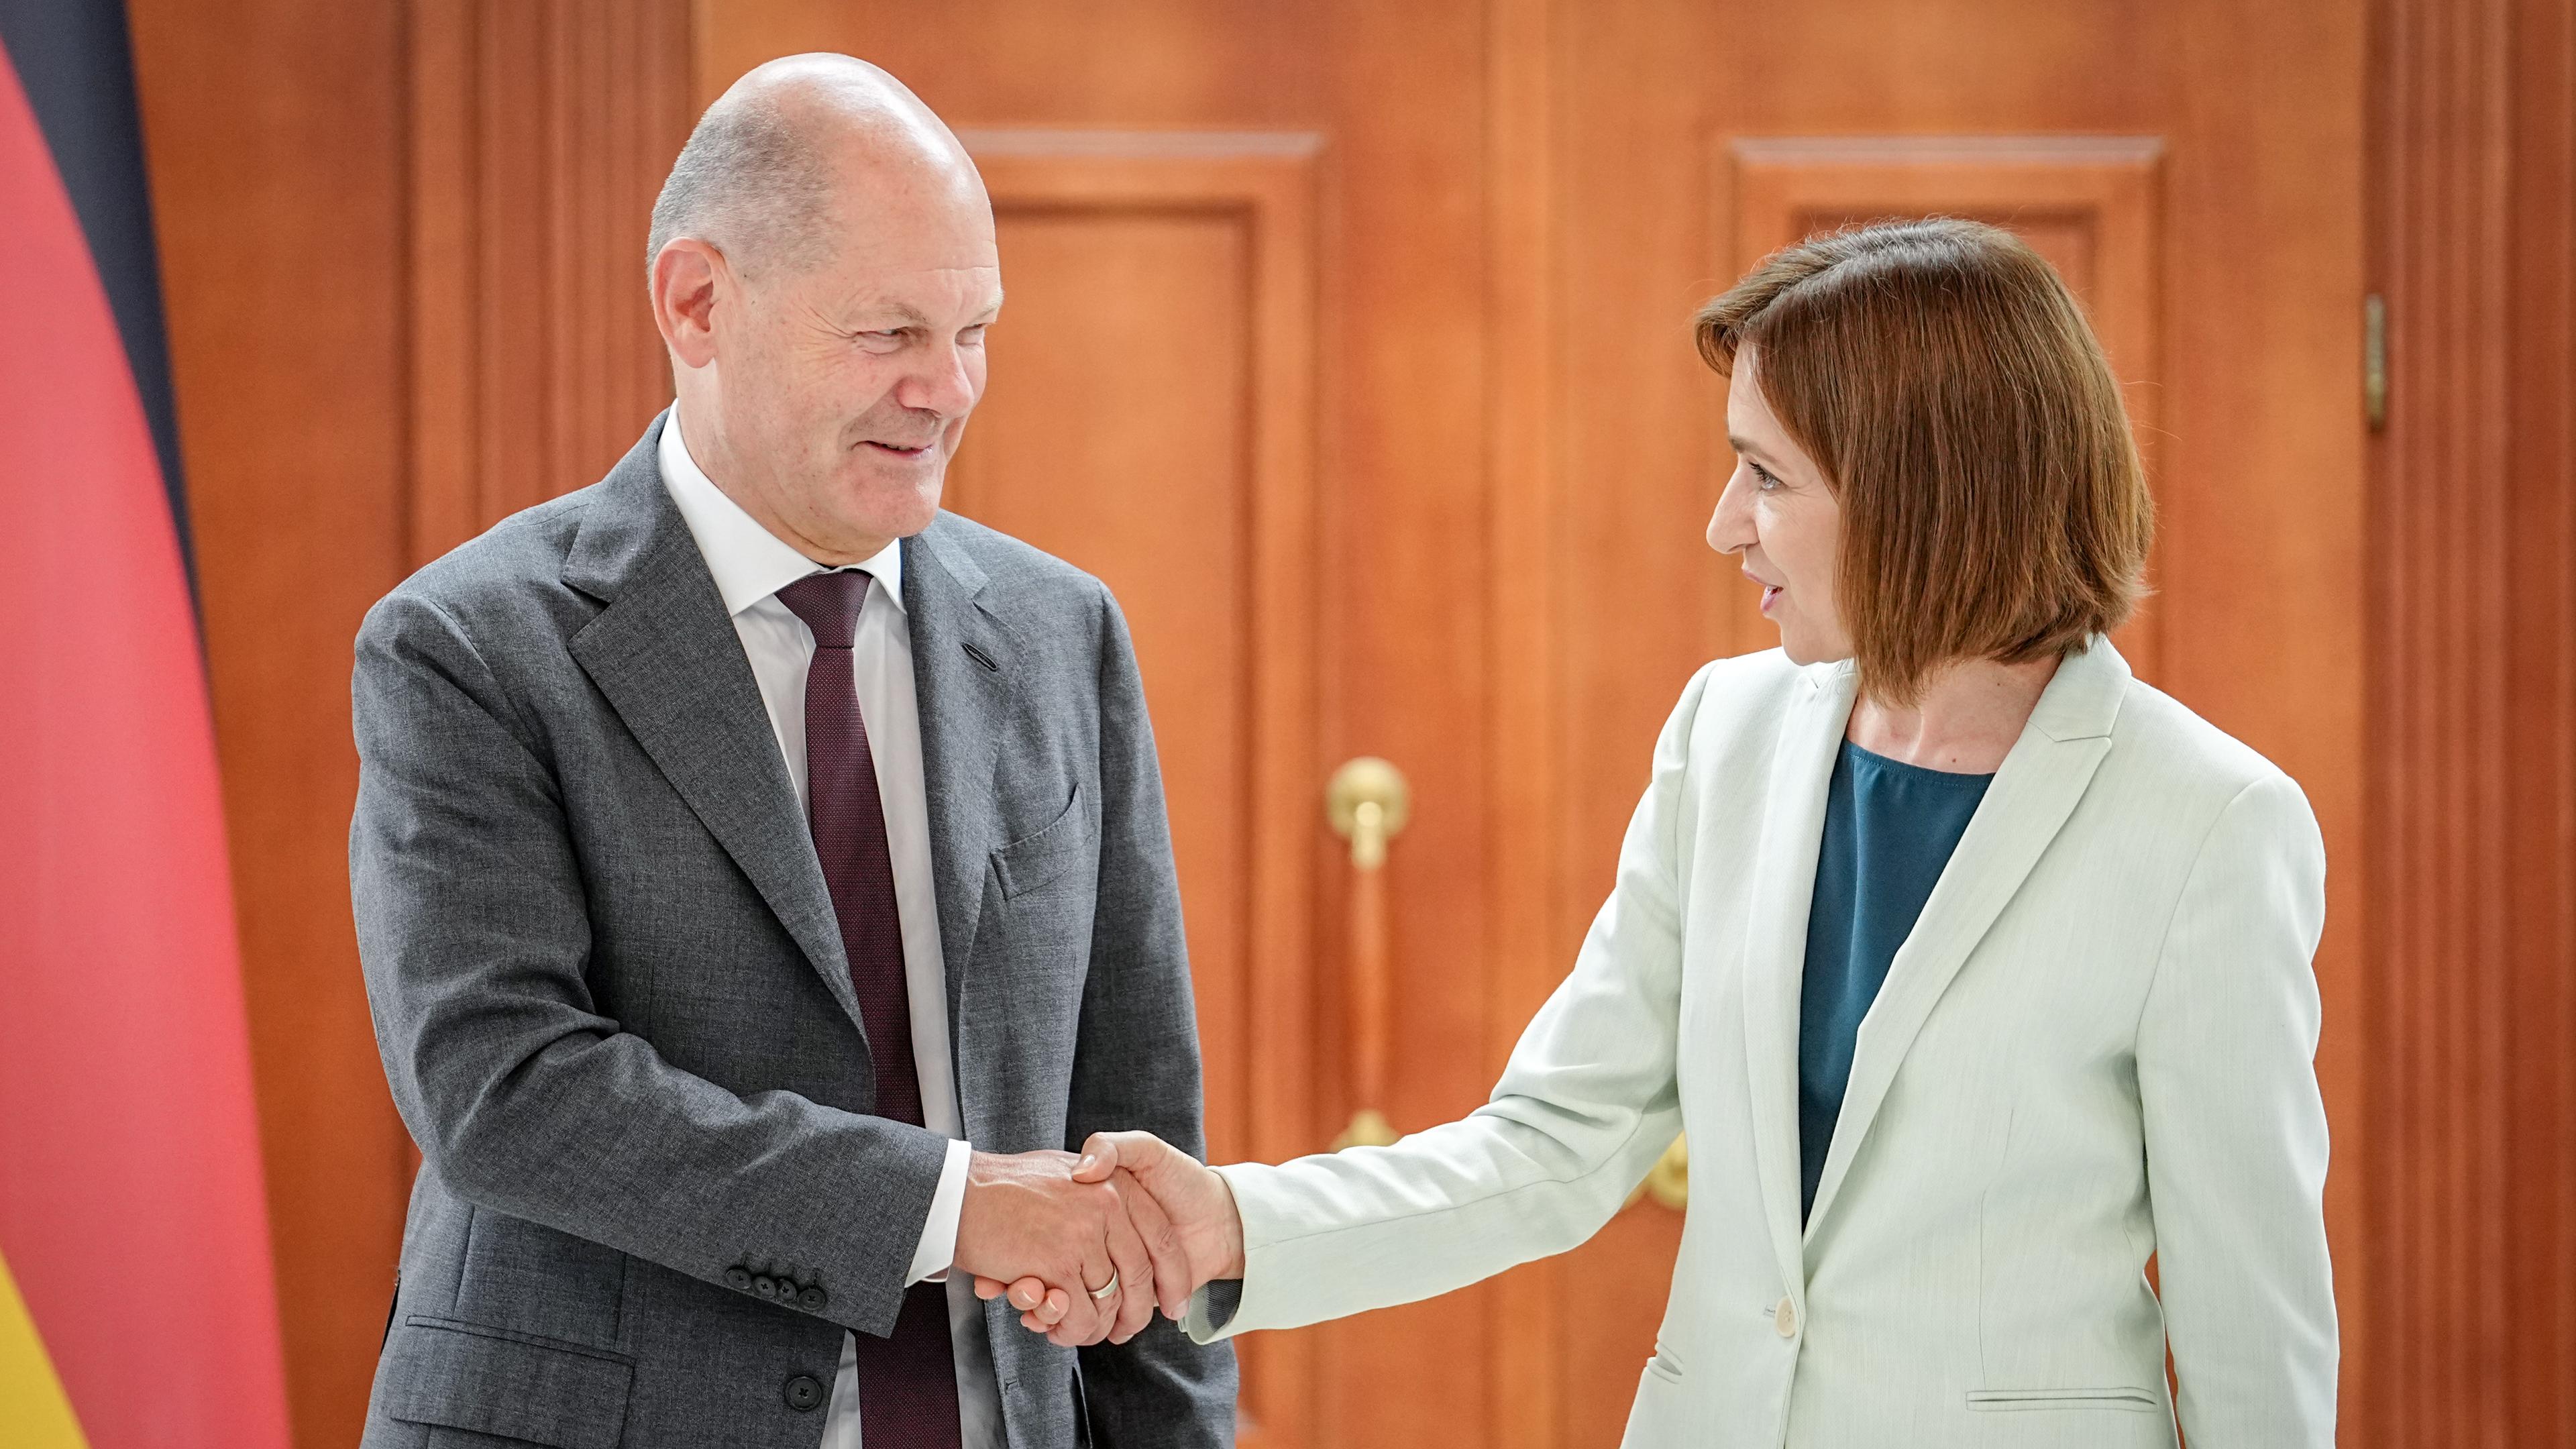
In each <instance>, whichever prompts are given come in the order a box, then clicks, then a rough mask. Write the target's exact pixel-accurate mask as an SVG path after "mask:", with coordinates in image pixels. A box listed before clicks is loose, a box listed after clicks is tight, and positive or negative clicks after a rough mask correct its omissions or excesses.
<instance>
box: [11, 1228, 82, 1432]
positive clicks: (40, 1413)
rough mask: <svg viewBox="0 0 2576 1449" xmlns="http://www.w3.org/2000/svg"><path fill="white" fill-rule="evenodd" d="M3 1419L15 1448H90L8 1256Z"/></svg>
mask: <svg viewBox="0 0 2576 1449" xmlns="http://www.w3.org/2000/svg"><path fill="white" fill-rule="evenodd" d="M0 1423H6V1424H8V1426H9V1449H89V1441H88V1440H87V1439H84V1438H82V1437H81V1429H80V1421H79V1420H78V1419H75V1418H73V1417H72V1401H71V1400H69V1399H67V1398H65V1397H63V1384H62V1380H60V1379H58V1378H55V1377H54V1361H53V1360H52V1359H50V1358H47V1357H46V1356H45V1341H44V1340H43V1339H41V1338H38V1337H37V1336H36V1322H35V1320H34V1319H32V1318H29V1317H28V1316H27V1303H26V1300H25V1299H22V1298H20V1297H19V1296H18V1280H17V1279H15V1278H12V1277H10V1276H9V1260H8V1259H6V1258H0Z"/></svg>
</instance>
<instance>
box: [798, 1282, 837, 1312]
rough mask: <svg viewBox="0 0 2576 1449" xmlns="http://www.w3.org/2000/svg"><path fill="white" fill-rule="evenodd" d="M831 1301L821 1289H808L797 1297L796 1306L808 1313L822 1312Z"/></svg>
mask: <svg viewBox="0 0 2576 1449" xmlns="http://www.w3.org/2000/svg"><path fill="white" fill-rule="evenodd" d="M831 1301H832V1300H831V1298H830V1297H829V1296H828V1295H826V1294H825V1293H824V1292H823V1290H822V1289H820V1288H808V1289H806V1290H805V1291H804V1292H802V1293H799V1294H797V1295H796V1306H797V1307H799V1308H802V1309H804V1310H805V1311H806V1312H808V1313H820V1312H822V1311H823V1305H824V1304H826V1303H829V1302H831Z"/></svg>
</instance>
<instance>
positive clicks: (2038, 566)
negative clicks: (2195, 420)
mask: <svg viewBox="0 0 2576 1449" xmlns="http://www.w3.org/2000/svg"><path fill="white" fill-rule="evenodd" d="M1697 332H1698V340H1699V351H1700V355H1701V356H1702V357H1704V358H1706V359H1707V360H1708V364H1709V366H1711V367H1713V368H1716V369H1717V370H1718V371H1719V372H1721V373H1727V374H1730V375H1731V374H1732V372H1733V370H1734V365H1735V359H1736V357H1737V355H1738V354H1739V353H1741V352H1743V351H1744V350H1745V349H1746V348H1751V349H1753V351H1754V353H1755V356H1756V358H1757V363H1756V365H1757V367H1758V368H1759V372H1760V384H1761V388H1762V397H1763V400H1764V401H1765V402H1767V403H1769V404H1770V406H1771V411H1772V413H1773V414H1774V415H1775V416H1777V417H1778V418H1779V419H1780V423H1781V426H1782V427H1783V428H1785V429H1786V430H1787V431H1788V434H1789V436H1790V437H1791V438H1793V439H1795V440H1796V442H1797V443H1798V445H1799V446H1800V447H1801V448H1803V449H1805V450H1806V452H1807V455H1808V456H1809V457H1811V458H1813V459H1815V461H1816V464H1817V466H1818V467H1819V468H1821V469H1822V470H1823V471H1824V474H1825V481H1826V484H1827V486H1829V487H1831V488H1832V489H1833V490H1834V495H1835V498H1836V500H1837V501H1838V502H1839V503H1840V504H1841V505H1842V513H1843V537H1842V576H1841V578H1840V579H1839V580H1838V582H1837V597H1838V598H1839V599H1840V601H1841V605H1842V612H1843V618H1844V621H1845V623H1846V625H1847V626H1848V627H1849V628H1850V630H1851V635H1852V643H1853V647H1854V651H1855V653H1856V655H1857V658H1858V663H1859V666H1860V674H1861V680H1862V683H1863V687H1865V688H1867V689H1868V690H1870V692H1871V693H1872V694H1874V695H1876V696H1877V697H1879V698H1882V699H1887V700H1891V701H1896V702H1909V701H1911V700H1913V699H1915V698H1917V697H1919V695H1920V693H1921V690H1922V686H1923V683H1924V681H1925V679H1926V677H1927V676H1928V675H1929V674H1930V673H1931V672H1932V671H1934V670H1935V669H1937V668H1939V667H1940V666H1942V665H1944V664H1947V663H1950V662H1953V661H1956V660H1964V659H1996V660H2002V661H2004V662H2007V663H2019V662H2022V661H2025V660H2031V659H2038V658H2042V657H2045V656H2049V655H2064V654H2068V653H2071V652H2074V651H2076V650H2080V649H2082V648H2083V647H2084V645H2085V642H2086V641H2087V640H2088V639H2090V638H2091V637H2092V636H2093V635H2095V634H2097V633H2105V632H2108V631H2109V630H2110V629H2112V628H2113V627H2115V626H2116V625H2118V624H2119V623H2120V622H2121V621H2122V620H2124V619H2126V618H2127V617H2128V616H2129V613H2130V611H2131V610H2132V609H2134V608H2135V607H2136V606H2137V601H2138V598H2139V596H2140V594H2142V593H2143V592H2144V587H2145V586H2144V581H2143V578H2142V574H2143V572H2144V569H2145V566H2146V560H2147V545H2148V542H2149V540H2150V538H2151V536H2152V534H2153V533H2154V528H2155V514H2154V504H2153V502H2152V501H2151V500H2150V499H2149V498H2148V496H2147V485H2146V473H2145V469H2144V468H2143V467H2141V466H2140V464H2139V461H2138V449H2137V444H2136V442H2135V441H2134V440H2132V439H2131V437H2130V436H2129V420H2128V411H2127V409H2126V408H2124V407H2123V406H2122V405H2121V402H2120V386H2119V384H2118V382H2117V381H2115V380H2114V379H2113V378H2112V375H2111V365H2110V363H2109V361H2108V360H2107V359H2106V358H2105V357H2104V356H2103V355H2102V345H2101V343H2100V342H2099V341H2097V340H2095V338H2094V336H2093V329H2092V327H2091V326H2090V325H2089V324H2087V323H2086V322H2085V320H2084V313H2083V311H2082V310H2081V309H2080V308H2079V307H2077V305H2076V302H2075V298H2074V296H2073V295H2072V294H2071V293H2069V292H2068V291H2067V289H2066V284H2065V282H2063V281H2061V280H2060V279H2059V278H2058V275H2057V273H2056V271H2055V270H2054V269H2053V268H2051V267H2050V266H2049V265H2048V263H2047V262H2045V261H2043V260H2041V258H2040V256H2039V254H2038V253H2037V252H2034V251H2032V250H2031V249H2030V247H2029V246H2028V245H2026V244H2025V243H2023V241H2022V240H2021V239H2020V238H2019V237H2016V236H2014V235H2013V234H2012V233H2010V232H2008V231H2004V230H2002V229H2001V228H1998V227H1992V226H1985V225H1982V224H1980V223H1977V222H1973V221H1960V220H1955V219H1949V218H1937V219H1934V220H1931V221H1910V222H1892V223H1881V224H1879V225H1874V226H1865V227H1856V228H1852V229H1850V230H1846V231H1842V232H1837V233H1835V234H1833V235H1830V236H1819V237H1814V238H1810V239H1809V240H1807V241H1803V242H1799V243H1797V244H1796V245H1794V246H1788V247H1783V248H1781V249H1780V250H1779V251H1776V252H1773V253H1772V254H1771V255H1770V256H1768V257H1765V258H1764V259H1763V260H1762V263H1761V264H1760V265H1759V266H1756V267H1755V268H1754V269H1753V270H1752V272H1750V273H1749V274H1747V275H1746V276H1745V278H1744V280H1742V281H1740V282H1737V283H1736V284H1735V285H1734V286H1733V287H1730V288H1728V289H1727V291H1726V293H1725V295H1723V296H1721V297H1719V298H1717V299H1716V300H1714V301H1712V302H1710V303H1709V304H1708V305H1707V306H1705V307H1702V308H1701V309H1700V312H1699V318H1698V325H1697Z"/></svg>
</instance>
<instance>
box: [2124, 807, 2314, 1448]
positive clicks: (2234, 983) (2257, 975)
mask: <svg viewBox="0 0 2576 1449" xmlns="http://www.w3.org/2000/svg"><path fill="white" fill-rule="evenodd" d="M2324 924H2325V846H2324V842H2323V841H2322V840H2321V839H2320V837H2319V835H2318V833H2317V823H2316V817H2315V816H2314V815H2313V814H2311V813H2310V812H2309V809H2308V802H2307V798H2306V797H2305V796H2304V795H2302V794H2301V793H2300V792H2299V788H2298V786H2297V785H2295V784H2293V783H2291V782H2290V780H2289V779H2288V778H2287V777H2286V776H2282V775H2278V774H2272V775H2267V776H2265V777H2264V778H2262V779H2259V780H2257V781H2255V782H2254V783H2253V784H2251V785H2248V786H2247V787H2246V788H2245V789H2244V790H2243V791H2242V792H2241V793H2239V794H2238V795H2237V797H2236V798H2235V800H2234V801H2233V802H2231V803H2230V804H2229V805H2228V807H2227V809H2226V810H2225V811H2224V812H2223V813H2222V814H2221V815H2220V817H2219V819H2218V821H2217V823H2216V824H2215V825H2213V826H2212V827H2211V830H2210V833H2209V836H2208V839H2207V841H2206V842H2205V843H2204V844H2203V846H2202V847H2201V852H2200V858H2199V860H2198V861H2197V862H2196V863H2195V864H2194V865H2193V867H2192V871H2191V875H2190V877H2189V879H2188V880H2187V881H2186V882H2185V884H2184V887H2183V891H2182V895H2181V898H2180V899H2179V901H2178V902H2177V903H2176V905H2175V908H2174V916H2173V921H2172V924H2171V925H2170V926H2169V927H2168V928H2167V931H2166V936H2165V942H2164V947H2163V950H2162V951H2161V953H2160V954H2159V957H2158V960H2157V964H2156V976H2155V980H2154V982H2153V983H2152V984H2151V985H2150V987H2149V988H2148V993H2147V999H2146V1005H2145V1009H2144V1012H2143V1014H2142V1016H2141V1019H2140V1021H2139V1026H2138V1036H2137V1069H2138V1095H2139V1099H2140V1106H2141V1108H2142V1110H2143V1114H2144V1120H2145V1128H2146V1147H2147V1186H2148V1193H2149V1196H2150V1200H2151V1201H2152V1203H2153V1204H2154V1212H2155V1229H2156V1260H2157V1275H2158V1285H2159V1290H2160V1293H2161V1296H2162V1298H2163V1301H2164V1310H2165V1330H2166V1335H2167V1338H2168V1341H2169V1343H2170V1345H2171V1347H2172V1349H2173V1356H2174V1371H2175V1380H2176V1384H2177V1386H2178V1388H2179V1390H2180V1396H2179V1401H2178V1408H2179V1411H2180V1414H2181V1418H2182V1428H2183V1434H2184V1437H2185V1438H2187V1439H2188V1440H2190V1442H2191V1444H2192V1449H2234V1446H2239V1445H2243V1446H2248V1449H2251V1446H2263V1449H2289V1446H2306V1449H2330V1446H2331V1445H2332V1444H2333V1442H2334V1414H2335V1366H2336V1356H2337V1344H2336V1330H2335V1306H2334V1282H2333V1273H2332V1270H2331V1268H2330V1266H2329V1264H2328V1262H2327V1258H2326V1232H2325V1204H2324V1194H2325V1178H2326V1116H2325V1104H2324V1102H2323V1100H2322V1099H2321V1097H2320V1096H2319V1094H2318V1091H2317V1078H2316V1070H2315V1061H2316V1050H2317V1031H2318V1024H2319V1004H2318V997H2317V980H2316V973H2315V970H2314V968H2313V966H2312V964H2311V963H2312V961H2313V959H2314V957H2315V954H2316V948H2317V938H2318V935H2319V934H2320V932H2321V931H2322V930H2323V929H2324Z"/></svg>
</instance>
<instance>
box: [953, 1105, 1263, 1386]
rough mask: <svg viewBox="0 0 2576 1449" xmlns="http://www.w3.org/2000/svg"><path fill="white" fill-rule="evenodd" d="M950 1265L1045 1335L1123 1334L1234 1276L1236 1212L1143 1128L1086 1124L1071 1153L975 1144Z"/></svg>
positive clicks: (1085, 1338)
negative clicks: (1102, 1128)
mask: <svg viewBox="0 0 2576 1449" xmlns="http://www.w3.org/2000/svg"><path fill="white" fill-rule="evenodd" d="M955 1267H956V1271H960V1272H967V1273H972V1274H974V1275H975V1292H976V1295H977V1296H978V1297H981V1298H986V1299H992V1298H998V1297H1003V1296H1005V1295H1008V1297H1009V1300H1010V1304H1011V1306H1012V1307H1014V1308H1017V1309H1019V1310H1020V1322H1021V1324H1022V1325H1023V1326H1025V1327H1027V1328H1028V1329H1029V1330H1030V1331H1031V1332H1033V1333H1043V1334H1045V1335H1046V1336H1047V1338H1048V1340H1049V1341H1050V1342H1053V1343H1056V1344H1060V1345H1063V1346H1065V1347H1068V1348H1070V1347H1077V1346H1080V1345H1084V1344H1093V1343H1098V1342H1100V1341H1101V1340H1102V1339H1108V1340H1109V1341H1111V1342H1113V1343H1125V1342H1126V1341H1127V1340H1128V1339H1131V1338H1133V1337H1135V1336H1136V1335H1137V1334H1138V1333H1140V1332H1142V1331H1143V1330H1144V1327H1145V1325H1146V1324H1148V1323H1150V1322H1152V1321H1153V1318H1154V1310H1155V1308H1156V1307H1158V1306H1159V1307H1160V1308H1161V1309H1162V1310H1163V1316H1164V1317H1166V1318H1169V1319H1171V1320H1172V1321H1174V1322H1175V1323H1177V1322H1179V1321H1180V1320H1181V1318H1182V1316H1183V1315H1184V1314H1186V1313H1187V1312H1188V1310H1189V1301H1190V1295H1191V1294H1193V1293H1196V1292H1197V1291H1198V1290H1199V1288H1200V1286H1201V1285H1202V1284H1205V1283H1207V1282H1208V1281H1209V1280H1211V1279H1215V1278H1238V1277H1241V1276H1242V1275H1243V1220H1242V1219H1241V1218H1240V1217H1239V1216H1237V1215H1236V1212H1235V1207H1234V1193H1233V1190H1232V1189H1230V1188H1228V1187H1227V1186H1226V1185H1225V1179H1224V1178H1223V1177H1220V1176H1219V1175H1217V1173H1216V1171H1215V1170H1214V1169H1212V1168H1209V1167H1206V1166H1204V1165H1202V1164H1201V1163H1200V1162H1199V1161H1198V1160H1197V1159H1196V1158H1193V1157H1191V1156H1190V1155H1189V1154H1188V1153H1186V1152H1183V1151H1181V1150H1180V1149H1179V1148H1176V1147H1173V1146H1172V1145H1170V1144H1169V1143H1167V1142H1165V1141H1163V1140H1162V1139H1161V1138H1159V1137H1156V1136H1155V1135H1154V1134H1152V1133H1150V1132H1096V1133H1093V1134H1092V1136H1091V1138H1090V1140H1089V1141H1087V1142H1085V1143H1083V1144H1082V1154H1081V1156H1079V1157H1076V1156H1075V1155H1074V1154H1072V1153H1069V1152H1025V1153H1018V1154H1014V1155H1007V1156H1006V1155H1003V1154H1000V1153H990V1152H978V1153H976V1154H975V1155H974V1158H973V1161H972V1164H971V1165H970V1166H969V1167H968V1168H967V1172H966V1200H965V1204H964V1206H963V1207H962V1208H961V1209H960V1211H959V1214H958V1219H957V1258H956V1265H955Z"/></svg>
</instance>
